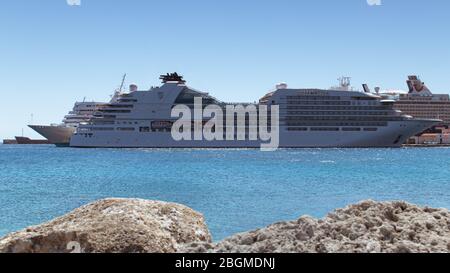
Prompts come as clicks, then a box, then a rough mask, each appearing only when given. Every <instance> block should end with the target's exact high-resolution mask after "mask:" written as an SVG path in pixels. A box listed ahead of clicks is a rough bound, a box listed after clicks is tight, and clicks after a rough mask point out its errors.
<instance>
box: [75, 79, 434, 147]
mask: <svg viewBox="0 0 450 273" xmlns="http://www.w3.org/2000/svg"><path fill="white" fill-rule="evenodd" d="M161 79H162V80H163V84H162V86H160V87H153V88H151V89H150V90H148V91H138V89H137V86H135V85H132V86H130V91H129V92H128V93H123V94H120V95H119V97H118V98H117V100H116V101H115V102H111V103H109V104H107V105H104V106H102V107H100V108H99V109H98V112H97V113H96V114H95V115H94V116H93V117H92V118H91V119H90V120H89V122H87V123H83V124H80V126H79V127H78V128H77V131H76V133H75V134H74V135H73V136H72V138H71V141H70V146H72V147H120V148H141V147H142V148H259V147H261V145H262V144H263V143H264V141H263V140H260V139H258V140H255V139H251V138H250V137H249V134H248V131H249V130H248V128H249V126H250V125H249V119H250V118H249V116H247V118H246V121H245V127H246V129H247V131H246V134H245V136H244V137H242V136H241V138H240V139H241V140H238V138H236V139H233V140H230V139H226V140H225V139H214V140H205V139H201V140H194V139H184V140H176V139H175V138H174V137H173V132H172V127H173V126H174V124H175V123H176V122H177V120H178V117H176V118H174V117H172V110H173V108H174V107H176V106H177V105H180V104H182V105H187V106H189V107H190V108H193V107H194V101H195V100H196V99H195V98H199V97H200V98H202V103H203V105H205V106H206V105H209V104H214V105H219V106H220V107H221V108H223V109H225V108H226V106H227V105H229V104H227V103H224V102H221V101H218V100H217V99H215V98H214V97H212V96H210V95H209V94H208V93H204V92H200V91H197V90H195V89H193V88H190V87H188V86H187V85H186V84H185V81H184V80H183V78H182V77H181V76H179V75H178V74H176V73H173V74H167V75H163V76H161ZM349 86H350V83H349V79H348V78H343V79H342V80H341V86H339V87H336V88H332V89H330V90H326V89H291V88H288V87H287V85H286V84H280V85H278V86H277V88H276V89H275V90H273V91H271V92H270V93H268V94H266V95H265V96H263V98H262V99H261V100H260V101H259V103H257V104H254V105H255V106H257V107H260V106H267V107H273V106H277V107H279V108H278V109H279V119H278V122H277V123H278V124H279V126H277V128H278V129H277V130H278V134H279V143H278V146H277V147H279V148H307V147H399V146H401V145H402V144H403V143H404V142H405V141H406V140H407V139H408V138H409V137H411V136H413V135H415V134H418V133H420V132H422V131H424V130H425V129H427V128H429V127H431V126H433V125H435V124H436V123H439V122H440V120H436V119H416V118H413V117H411V116H407V115H404V114H402V112H401V111H398V110H394V109H393V105H394V101H392V100H383V99H381V97H379V96H377V95H375V94H371V93H370V92H360V91H353V90H352V89H350V87H349ZM197 101H198V99H197ZM245 105H246V106H248V105H251V104H245ZM269 114H270V113H269ZM233 115H234V114H233ZM202 118H203V117H202ZM224 118H225V117H224ZM194 120H195V118H194ZM206 120H207V119H205V120H202V121H201V122H203V124H204V123H205V122H207V121H206ZM194 122H195V121H194ZM274 122H275V121H272V120H271V118H270V117H269V124H270V123H274ZM241 125H242V123H241ZM227 126H228V124H227ZM233 126H234V125H233ZM236 128H237V125H236V127H235V128H234V129H236ZM259 129H261V128H259ZM224 130H225V132H224V135H225V134H227V130H230V129H229V127H225V128H224ZM235 131H236V130H234V131H233V130H230V132H235ZM189 133H192V134H195V126H194V129H193V130H192V132H189Z"/></svg>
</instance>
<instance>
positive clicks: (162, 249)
mask: <svg viewBox="0 0 450 273" xmlns="http://www.w3.org/2000/svg"><path fill="white" fill-rule="evenodd" d="M197 241H201V242H210V241H211V236H210V234H209V230H208V228H207V227H206V225H205V222H204V219H203V216H202V215H201V214H200V213H197V212H195V211H193V210H192V209H190V208H188V207H186V206H182V205H178V204H173V203H165V202H157V201H147V200H139V199H105V200H100V201H97V202H95V203H92V204H89V205H86V206H83V207H81V208H78V209H76V210H74V211H72V212H70V213H69V214H67V215H65V216H62V217H59V218H56V219H55V220H53V221H50V222H48V223H45V224H42V225H39V226H35V227H29V228H26V229H25V230H22V231H19V232H15V233H11V234H9V235H7V236H6V237H4V238H2V239H0V252H13V253H49V252H50V253H54V252H59V253H61V252H73V251H75V252H94V253H105V252H106V253H110V252H113V253H129V252H132V253H135V252H138V253H148V252H158V253H170V252H176V251H177V250H178V248H179V246H180V245H181V244H186V243H190V242H197Z"/></svg>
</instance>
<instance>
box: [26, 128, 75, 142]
mask: <svg viewBox="0 0 450 273" xmlns="http://www.w3.org/2000/svg"><path fill="white" fill-rule="evenodd" d="M29 127H30V128H31V129H33V130H34V131H36V132H37V133H38V134H40V135H41V136H43V137H45V138H46V139H48V141H49V142H50V143H51V144H55V145H56V146H69V144H70V138H71V137H72V135H73V134H74V133H75V130H76V128H75V127H67V126H45V125H29Z"/></svg>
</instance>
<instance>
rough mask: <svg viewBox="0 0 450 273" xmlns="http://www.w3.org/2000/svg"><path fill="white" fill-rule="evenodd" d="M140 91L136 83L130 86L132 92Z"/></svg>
mask: <svg viewBox="0 0 450 273" xmlns="http://www.w3.org/2000/svg"><path fill="white" fill-rule="evenodd" d="M136 91H138V86H137V85H136V84H134V83H132V84H130V92H136Z"/></svg>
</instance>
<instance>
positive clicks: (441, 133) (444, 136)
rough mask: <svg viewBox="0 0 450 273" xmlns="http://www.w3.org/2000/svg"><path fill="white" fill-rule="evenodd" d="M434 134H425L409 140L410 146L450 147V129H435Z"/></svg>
mask: <svg viewBox="0 0 450 273" xmlns="http://www.w3.org/2000/svg"><path fill="white" fill-rule="evenodd" d="M434 130H435V132H433V133H423V134H421V135H417V136H414V137H412V138H410V139H409V141H408V144H420V145H450V129H448V128H447V127H435V129H434Z"/></svg>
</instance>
